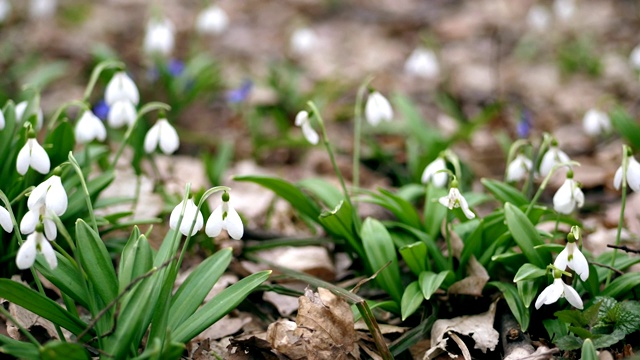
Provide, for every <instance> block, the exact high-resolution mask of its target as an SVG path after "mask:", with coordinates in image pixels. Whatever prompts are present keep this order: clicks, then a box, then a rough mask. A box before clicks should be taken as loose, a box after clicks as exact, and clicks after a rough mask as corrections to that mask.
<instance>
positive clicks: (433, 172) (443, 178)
mask: <svg viewBox="0 0 640 360" xmlns="http://www.w3.org/2000/svg"><path fill="white" fill-rule="evenodd" d="M446 169H447V164H446V163H445V161H444V159H443V158H442V157H441V156H438V158H437V159H435V160H433V161H432V162H431V163H430V164H429V165H427V167H426V168H424V171H423V172H422V179H421V181H422V183H423V184H426V183H428V182H429V181H431V182H432V183H433V185H434V186H436V187H439V188H443V187H445V186H446V185H447V181H448V180H449V174H447V173H446V172H438V171H440V170H446Z"/></svg>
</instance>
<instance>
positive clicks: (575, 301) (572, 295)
mask: <svg viewBox="0 0 640 360" xmlns="http://www.w3.org/2000/svg"><path fill="white" fill-rule="evenodd" d="M556 280H558V279H556ZM560 281H562V280H560ZM562 287H563V292H564V297H565V298H566V299H567V301H569V304H571V305H573V307H575V308H577V309H580V310H582V308H583V307H584V306H583V304H582V299H581V298H580V295H578V292H577V291H576V290H575V289H574V288H572V287H571V286H569V285H567V284H565V283H564V282H562Z"/></svg>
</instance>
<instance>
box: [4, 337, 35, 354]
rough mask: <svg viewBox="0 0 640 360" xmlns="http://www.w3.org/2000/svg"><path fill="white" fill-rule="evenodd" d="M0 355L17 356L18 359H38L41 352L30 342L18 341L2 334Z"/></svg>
mask: <svg viewBox="0 0 640 360" xmlns="http://www.w3.org/2000/svg"><path fill="white" fill-rule="evenodd" d="M0 353H1V354H7V355H11V356H15V357H16V358H18V359H37V358H38V356H40V350H39V349H38V347H37V346H36V345H34V344H33V343H30V342H24V341H18V340H15V339H12V338H10V337H8V336H6V335H2V334H0Z"/></svg>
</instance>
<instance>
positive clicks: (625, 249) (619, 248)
mask: <svg viewBox="0 0 640 360" xmlns="http://www.w3.org/2000/svg"><path fill="white" fill-rule="evenodd" d="M607 247H608V248H612V249H618V250H622V251H624V252H628V253H634V254H640V250H638V249H632V248H630V247H627V245H611V244H608V245H607Z"/></svg>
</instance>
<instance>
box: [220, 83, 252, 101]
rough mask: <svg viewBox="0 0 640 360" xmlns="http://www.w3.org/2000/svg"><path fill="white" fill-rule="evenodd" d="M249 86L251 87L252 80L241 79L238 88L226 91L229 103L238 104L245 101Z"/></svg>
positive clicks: (249, 89) (249, 91)
mask: <svg viewBox="0 0 640 360" xmlns="http://www.w3.org/2000/svg"><path fill="white" fill-rule="evenodd" d="M251 88H253V81H251V80H249V79H247V80H245V81H243V82H242V85H240V87H239V88H237V89H231V90H229V91H227V94H226V98H227V102H229V103H231V104H238V103H241V102H243V101H245V100H246V99H247V97H249V94H250V93H251Z"/></svg>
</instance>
